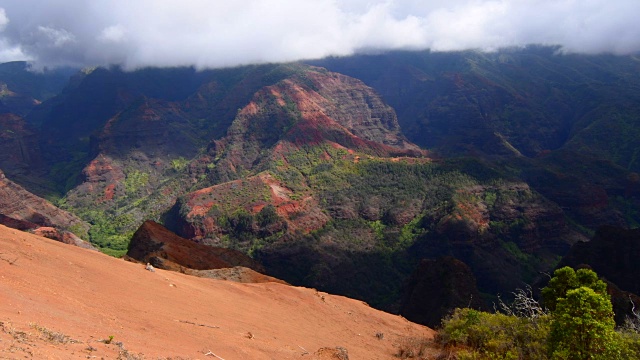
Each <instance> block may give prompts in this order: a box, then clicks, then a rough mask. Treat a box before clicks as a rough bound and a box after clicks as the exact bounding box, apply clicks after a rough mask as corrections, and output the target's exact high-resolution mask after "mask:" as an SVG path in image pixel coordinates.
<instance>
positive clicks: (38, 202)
mask: <svg viewBox="0 0 640 360" xmlns="http://www.w3.org/2000/svg"><path fill="white" fill-rule="evenodd" d="M0 213H2V214H3V215H6V216H8V217H11V218H13V219H16V220H22V221H27V222H31V223H34V224H37V225H39V226H48V227H55V228H58V229H64V230H74V231H77V232H80V233H86V231H87V230H88V229H89V225H88V224H87V223H85V222H84V221H82V220H80V219H79V218H78V217H76V216H75V215H72V214H71V213H69V212H66V211H64V210H61V209H59V208H57V207H55V206H54V205H53V204H51V203H50V202H48V201H46V200H45V199H42V198H40V197H37V196H35V195H33V194H31V193H30V192H28V191H27V190H25V189H24V188H22V187H21V186H20V185H18V184H16V183H14V182H13V181H11V180H9V179H7V178H6V176H5V175H4V173H2V171H0Z"/></svg>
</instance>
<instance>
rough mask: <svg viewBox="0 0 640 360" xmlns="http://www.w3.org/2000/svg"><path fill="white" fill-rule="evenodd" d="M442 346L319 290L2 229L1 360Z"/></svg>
mask: <svg viewBox="0 0 640 360" xmlns="http://www.w3.org/2000/svg"><path fill="white" fill-rule="evenodd" d="M432 336H433V332H432V331H431V330H430V329H428V328H425V327H422V326H419V325H416V324H413V323H411V322H409V321H407V320H405V319H403V318H401V317H398V316H393V315H390V314H387V313H384V312H380V311H377V310H375V309H372V308H370V307H369V306H367V305H366V304H364V303H362V302H360V301H356V300H352V299H348V298H345V297H340V296H334V295H329V294H326V293H321V292H317V291H316V290H314V289H306V288H299V287H293V286H287V285H282V284H277V283H263V284H239V283H234V282H229V281H223V280H212V279H203V278H196V277H191V276H187V275H183V274H179V273H175V272H168V271H163V270H156V271H155V272H150V271H147V270H145V268H144V266H142V265H139V264H134V263H129V262H126V261H123V260H119V259H115V258H111V257H108V256H106V255H103V254H100V253H98V252H95V251H90V250H85V249H81V248H77V247H73V246H70V245H66V244H62V243H58V242H55V241H52V240H48V239H45V238H41V237H38V236H35V235H31V234H27V233H23V232H21V231H18V230H13V229H9V228H6V227H4V226H1V225H0V359H24V358H34V359H85V358H96V359H101V358H103V359H170V358H171V359H216V358H218V359H224V360H238V359H331V358H336V359H337V358H339V357H337V355H333V354H334V353H339V352H340V350H336V347H340V348H344V349H346V351H347V352H348V355H349V359H352V360H353V359H370V360H373V359H392V358H394V355H395V354H397V353H398V351H399V350H400V349H401V348H406V347H409V346H414V344H416V343H417V342H419V341H418V340H416V339H430V338H431V337H432ZM323 348H327V349H323Z"/></svg>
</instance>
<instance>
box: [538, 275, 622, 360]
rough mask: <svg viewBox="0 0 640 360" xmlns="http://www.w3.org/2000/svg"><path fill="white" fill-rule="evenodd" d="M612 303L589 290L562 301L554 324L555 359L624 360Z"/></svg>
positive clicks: (568, 295) (552, 345)
mask: <svg viewBox="0 0 640 360" xmlns="http://www.w3.org/2000/svg"><path fill="white" fill-rule="evenodd" d="M614 327H615V322H614V320H613V310H612V307H611V301H610V300H609V298H608V297H607V296H605V295H603V294H599V293H597V292H595V291H594V290H593V289H591V288H588V287H586V286H581V287H579V288H577V289H571V290H569V291H567V293H566V295H565V297H563V298H559V299H558V301H557V306H556V310H555V312H554V316H553V322H552V323H551V334H550V335H549V341H548V346H549V354H550V355H551V358H552V359H563V360H596V359H603V360H604V359H607V360H610V359H611V360H612V359H620V358H621V357H620V349H619V348H618V347H617V338H616V333H615V331H614Z"/></svg>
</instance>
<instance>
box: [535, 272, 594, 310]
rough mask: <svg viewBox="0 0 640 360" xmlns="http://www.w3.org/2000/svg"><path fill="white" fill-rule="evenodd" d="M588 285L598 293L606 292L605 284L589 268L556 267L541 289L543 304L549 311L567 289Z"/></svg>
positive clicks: (553, 308)
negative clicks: (576, 269)
mask: <svg viewBox="0 0 640 360" xmlns="http://www.w3.org/2000/svg"><path fill="white" fill-rule="evenodd" d="M582 286H584V287H588V288H590V289H593V291H595V292H596V293H598V294H603V295H606V294H607V284H605V283H604V281H602V280H600V279H598V275H597V274H596V273H595V272H594V271H593V270H590V269H579V270H578V271H575V270H573V269H572V268H571V267H569V266H565V267H563V268H560V269H557V270H556V271H555V272H554V273H553V278H552V279H551V281H549V285H547V287H545V288H544V289H542V300H543V304H544V306H545V307H546V308H547V309H549V310H550V311H554V310H555V309H556V304H557V302H558V300H559V299H561V298H564V297H565V295H566V294H567V292H568V291H569V290H573V289H577V288H579V287H582Z"/></svg>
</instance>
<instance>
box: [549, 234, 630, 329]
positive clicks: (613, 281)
mask: <svg viewBox="0 0 640 360" xmlns="http://www.w3.org/2000/svg"><path fill="white" fill-rule="evenodd" d="M639 258H640V229H622V228H619V227H614V226H602V227H600V228H598V230H597V231H596V233H595V235H594V236H593V238H592V239H591V241H588V242H579V243H576V244H575V245H573V246H572V247H571V250H570V251H569V253H568V254H567V255H566V256H565V257H564V258H563V259H562V260H561V261H560V264H559V265H558V267H563V266H571V267H573V268H577V267H582V266H587V267H589V268H591V269H593V271H595V272H596V273H597V274H598V275H599V276H601V277H603V278H604V279H605V281H606V282H607V290H608V292H609V295H611V302H612V303H613V308H614V312H615V313H616V322H617V323H618V324H622V323H623V322H624V319H625V317H626V316H627V315H632V313H631V309H632V308H633V305H634V304H635V306H636V309H637V307H638V306H640V297H639V296H638V295H639V294H640V280H639V279H640V264H639V263H638V259H639ZM632 302H633V303H632Z"/></svg>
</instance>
